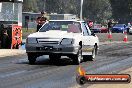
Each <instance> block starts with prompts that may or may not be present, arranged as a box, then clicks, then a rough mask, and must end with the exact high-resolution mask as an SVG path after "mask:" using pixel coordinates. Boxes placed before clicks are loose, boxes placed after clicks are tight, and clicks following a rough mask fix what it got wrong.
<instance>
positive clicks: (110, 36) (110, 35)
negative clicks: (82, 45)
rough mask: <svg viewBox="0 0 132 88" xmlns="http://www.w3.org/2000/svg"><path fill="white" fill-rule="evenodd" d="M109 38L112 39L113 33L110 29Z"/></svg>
mask: <svg viewBox="0 0 132 88" xmlns="http://www.w3.org/2000/svg"><path fill="white" fill-rule="evenodd" d="M108 39H110V40H112V34H111V31H110V32H109V34H108Z"/></svg>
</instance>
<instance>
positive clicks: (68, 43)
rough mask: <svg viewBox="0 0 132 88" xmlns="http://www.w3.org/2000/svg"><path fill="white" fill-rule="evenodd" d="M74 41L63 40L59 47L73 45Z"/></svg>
mask: <svg viewBox="0 0 132 88" xmlns="http://www.w3.org/2000/svg"><path fill="white" fill-rule="evenodd" d="M73 42H74V40H73V39H69V38H63V39H62V41H61V43H60V44H61V45H70V44H73Z"/></svg>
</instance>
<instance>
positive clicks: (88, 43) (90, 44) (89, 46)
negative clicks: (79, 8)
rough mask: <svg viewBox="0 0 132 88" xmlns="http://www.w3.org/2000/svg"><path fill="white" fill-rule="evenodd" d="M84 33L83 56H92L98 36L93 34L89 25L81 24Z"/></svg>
mask: <svg viewBox="0 0 132 88" xmlns="http://www.w3.org/2000/svg"><path fill="white" fill-rule="evenodd" d="M81 28H82V32H83V36H82V55H91V54H92V51H93V49H94V45H95V42H96V36H93V35H92V34H91V31H90V29H89V27H88V25H87V24H86V23H85V22H82V23H81Z"/></svg>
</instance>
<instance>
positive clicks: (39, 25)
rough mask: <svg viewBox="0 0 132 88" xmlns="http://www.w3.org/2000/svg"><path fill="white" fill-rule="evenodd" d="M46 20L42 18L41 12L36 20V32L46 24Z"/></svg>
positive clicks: (42, 13)
mask: <svg viewBox="0 0 132 88" xmlns="http://www.w3.org/2000/svg"><path fill="white" fill-rule="evenodd" d="M46 20H47V18H46V17H44V12H41V16H39V17H38V18H37V30H36V32H38V31H39V29H40V28H41V27H42V25H43V24H44V23H45V22H46Z"/></svg>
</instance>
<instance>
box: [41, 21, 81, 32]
mask: <svg viewBox="0 0 132 88" xmlns="http://www.w3.org/2000/svg"><path fill="white" fill-rule="evenodd" d="M50 30H61V31H67V32H73V33H81V26H80V24H79V23H78V22H74V21H49V22H48V23H46V24H45V25H44V26H43V27H42V28H41V29H40V30H39V32H46V31H50Z"/></svg>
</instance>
